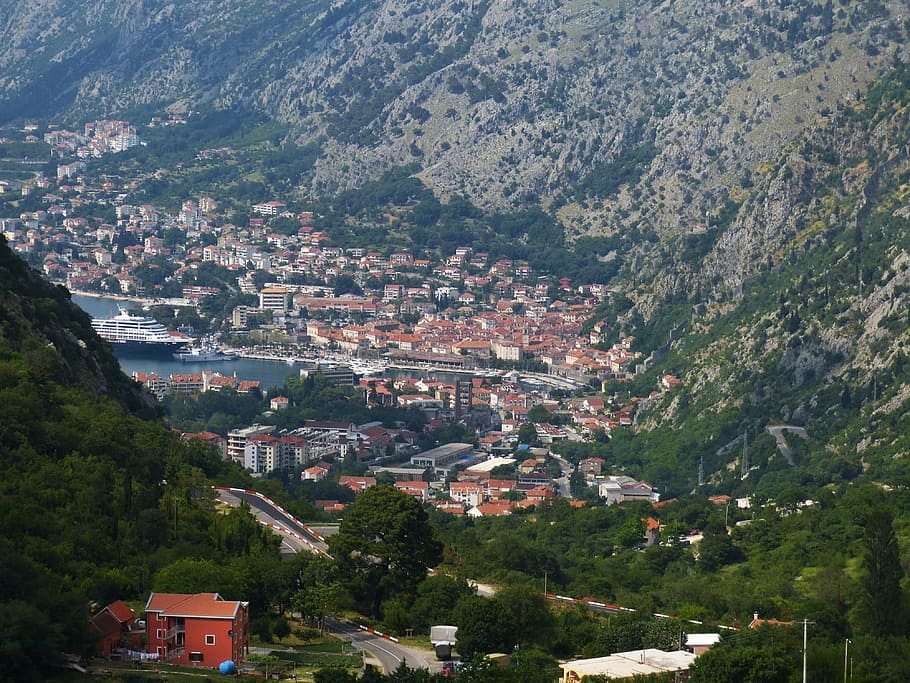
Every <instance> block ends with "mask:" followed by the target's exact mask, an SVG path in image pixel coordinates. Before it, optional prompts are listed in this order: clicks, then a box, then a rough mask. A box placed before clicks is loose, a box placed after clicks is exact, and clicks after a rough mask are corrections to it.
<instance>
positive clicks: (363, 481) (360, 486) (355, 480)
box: [338, 474, 376, 493]
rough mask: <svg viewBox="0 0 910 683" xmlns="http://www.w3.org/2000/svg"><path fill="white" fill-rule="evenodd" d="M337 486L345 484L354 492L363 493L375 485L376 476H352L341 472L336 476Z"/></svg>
mask: <svg viewBox="0 0 910 683" xmlns="http://www.w3.org/2000/svg"><path fill="white" fill-rule="evenodd" d="M338 485H339V486H347V487H348V488H349V489H351V490H352V491H354V492H355V493H363V492H364V491H366V490H367V489H368V488H370V487H371V486H376V477H354V476H351V475H347V474H343V475H341V476H340V477H339V478H338Z"/></svg>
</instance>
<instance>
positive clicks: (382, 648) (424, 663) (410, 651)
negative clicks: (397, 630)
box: [325, 619, 442, 673]
mask: <svg viewBox="0 0 910 683" xmlns="http://www.w3.org/2000/svg"><path fill="white" fill-rule="evenodd" d="M325 622H326V628H327V629H328V630H329V631H331V632H332V633H334V634H335V635H337V636H339V637H341V638H344V639H345V640H347V641H348V642H350V643H351V644H352V645H354V647H356V648H357V649H359V650H365V651H366V652H368V653H369V654H370V655H371V657H372V658H373V659H375V660H376V661H377V662H378V664H379V665H380V666H381V667H382V670H383V671H385V672H386V673H391V672H392V671H394V670H395V669H396V668H397V667H398V665H399V664H400V663H401V662H402V661H404V662H405V663H406V664H407V665H408V666H409V667H411V668H412V669H429V670H430V671H431V672H437V671H441V670H442V662H440V661H437V660H436V657H435V656H434V655H433V653H432V652H427V651H425V650H417V649H414V648H410V647H405V646H404V645H401V644H399V643H394V642H392V641H391V640H389V639H387V638H383V637H382V636H380V635H376V634H373V633H369V632H368V631H363V630H361V629H360V628H359V627H357V626H356V625H355V624H351V623H348V622H343V621H336V620H335V619H326V620H325ZM367 663H368V664H369V663H370V662H369V660H367Z"/></svg>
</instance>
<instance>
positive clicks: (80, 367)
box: [0, 238, 281, 680]
mask: <svg viewBox="0 0 910 683" xmlns="http://www.w3.org/2000/svg"><path fill="white" fill-rule="evenodd" d="M0 406H2V414H0V464H2V469H3V479H2V482H0V527H2V529H3V534H2V538H0V576H2V580H0V609H2V611H3V614H4V620H3V621H4V624H3V628H2V631H3V634H4V635H3V639H2V641H3V642H2V644H0V658H2V661H3V670H4V672H3V676H4V678H7V679H8V680H48V677H49V676H50V674H49V671H52V667H54V666H55V665H56V664H58V663H59V662H60V658H61V657H62V655H63V654H64V653H66V654H69V655H74V656H77V657H79V656H81V655H83V654H84V653H87V652H89V651H90V649H91V633H90V631H88V630H87V629H86V625H87V621H88V619H89V617H90V616H91V614H92V611H93V610H94V609H97V608H98V606H99V605H100V606H103V605H105V604H107V603H109V602H111V601H113V600H116V599H126V600H130V601H142V600H144V599H145V598H146V597H147V595H148V591H149V590H150V589H151V588H152V586H156V587H157V589H158V590H168V589H171V590H187V589H190V590H194V589H195V590H207V589H211V588H210V587H211V586H212V585H213V580H212V579H211V576H209V577H208V578H205V577H202V578H200V576H201V570H200V569H197V571H195V572H192V571H190V569H188V567H191V566H192V565H187V564H186V562H187V559H188V558H191V559H192V560H193V561H202V560H203V559H204V558H206V559H207V561H208V563H209V564H208V565H206V566H208V567H209V574H210V575H211V574H212V572H213V571H217V577H218V578H217V584H215V585H217V586H218V587H219V588H220V589H222V590H224V592H225V594H226V595H227V596H229V597H233V598H240V597H244V599H252V600H253V605H254V610H257V611H258V613H259V614H261V613H263V612H264V611H266V610H268V608H269V606H270V603H269V602H267V601H269V600H271V599H273V596H272V595H271V594H270V593H269V592H265V591H263V590H262V589H257V588H256V584H257V582H259V581H260V578H259V574H258V573H256V572H253V571H252V570H253V567H254V566H255V567H256V568H257V572H258V571H259V568H261V567H266V566H269V563H270V562H274V563H275V565H276V566H277V565H280V564H281V560H280V559H279V558H278V554H277V544H276V543H275V541H274V540H273V539H272V538H271V537H270V536H269V535H268V534H267V532H264V531H262V530H261V529H260V527H259V525H258V524H257V523H256V522H255V520H253V518H252V517H251V516H250V515H248V514H247V513H246V512H245V511H237V512H236V513H233V514H230V515H216V514H215V511H214V506H213V503H212V495H211V488H210V484H211V481H210V479H209V478H210V477H222V478H225V477H230V476H232V475H230V474H229V473H228V472H227V471H226V470H225V469H224V468H225V465H224V463H223V462H222V461H221V458H220V456H219V454H218V453H217V452H215V451H213V450H210V449H209V447H208V446H206V445H203V444H202V443H201V442H194V443H191V444H189V445H188V444H185V443H183V442H181V441H180V439H179V437H178V436H177V435H175V434H173V433H171V432H169V431H168V430H167V429H166V428H165V427H164V425H163V424H162V423H161V422H159V421H157V420H149V419H147V417H146V418H143V417H141V416H140V414H142V413H145V414H147V415H150V416H152V417H154V416H155V410H154V409H153V407H152V404H151V403H150V402H149V399H148V397H147V396H146V395H143V394H142V393H141V392H140V391H139V387H138V385H135V384H134V383H133V382H132V381H131V380H129V379H128V378H127V377H126V376H125V375H123V374H122V373H121V372H120V370H119V367H118V365H117V362H116V360H115V359H114V357H113V356H112V355H111V353H110V351H109V349H108V348H107V345H106V344H105V343H103V342H102V341H101V340H100V339H99V338H98V337H97V336H96V335H95V334H94V332H93V331H92V330H91V326H90V324H89V320H88V317H87V316H86V315H85V313H83V312H82V311H80V310H79V309H77V308H76V307H75V306H74V305H73V304H71V303H70V302H69V294H68V293H67V292H66V291H65V290H63V289H61V288H59V287H52V286H51V285H48V284H47V283H45V282H44V281H42V280H41V279H40V278H39V277H38V276H37V275H36V274H35V273H34V272H32V271H30V270H29V269H28V267H27V266H26V265H25V263H24V262H22V261H21V260H20V259H19V258H18V257H17V256H15V255H14V254H12V253H11V252H10V250H9V249H8V248H7V246H6V242H5V240H2V238H0ZM233 476H236V475H233ZM238 481H239V482H240V483H242V482H243V479H240V480H238ZM175 563H176V564H175ZM181 563H183V564H181ZM215 567H218V569H217V570H215V569H214V568H215ZM204 568H205V566H203V567H202V569H204ZM174 577H177V580H175V579H174ZM187 582H191V583H187ZM192 582H195V584H193V583H192ZM137 606H139V607H141V604H140V605H137Z"/></svg>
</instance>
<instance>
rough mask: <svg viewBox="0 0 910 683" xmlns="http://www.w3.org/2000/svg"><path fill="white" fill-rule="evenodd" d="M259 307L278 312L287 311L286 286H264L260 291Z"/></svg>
mask: <svg viewBox="0 0 910 683" xmlns="http://www.w3.org/2000/svg"><path fill="white" fill-rule="evenodd" d="M259 308H261V309H262V310H269V311H276V312H278V313H287V311H288V290H286V289H285V288H284V287H266V288H264V289H263V290H262V291H260V292H259Z"/></svg>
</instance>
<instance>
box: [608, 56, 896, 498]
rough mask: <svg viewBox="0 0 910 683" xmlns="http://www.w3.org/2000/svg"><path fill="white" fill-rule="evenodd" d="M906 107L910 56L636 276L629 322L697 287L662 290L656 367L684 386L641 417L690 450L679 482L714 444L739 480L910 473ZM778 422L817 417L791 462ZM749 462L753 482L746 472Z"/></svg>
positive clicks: (655, 436)
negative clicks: (725, 220)
mask: <svg viewBox="0 0 910 683" xmlns="http://www.w3.org/2000/svg"><path fill="white" fill-rule="evenodd" d="M908 105H910V68H908V66H907V65H902V66H900V67H898V68H896V69H895V70H894V71H892V72H891V73H889V74H888V76H886V77H885V78H884V79H882V80H881V81H880V82H879V83H877V84H876V86H875V87H874V88H872V89H871V90H870V92H869V93H868V94H867V95H866V96H865V97H864V98H863V99H862V100H861V101H858V102H857V103H856V104H855V106H850V107H842V108H839V109H838V110H836V111H832V112H831V113H830V114H828V115H827V116H826V117H825V118H824V119H823V123H822V124H820V125H817V126H815V127H813V129H812V130H811V131H809V132H807V133H806V134H805V135H803V136H801V137H800V138H799V139H798V140H795V141H794V143H793V144H792V145H791V146H790V147H789V148H788V150H787V153H786V154H784V155H782V156H781V159H780V161H779V162H778V163H777V165H776V166H775V167H774V168H773V169H770V170H769V171H768V173H767V174H766V175H765V176H764V178H763V179H762V180H761V181H760V182H759V183H757V184H756V186H755V187H754V188H753V190H752V191H751V192H750V194H749V195H748V196H747V197H746V198H745V199H744V201H743V202H742V205H741V207H740V208H739V210H738V213H737V216H736V218H735V219H733V221H732V222H731V225H730V226H729V227H728V228H727V229H726V230H725V231H720V230H717V229H709V230H708V231H706V232H705V234H703V235H697V236H690V237H688V238H685V239H684V240H681V241H680V242H678V243H677V246H678V247H679V248H680V250H681V251H682V252H685V251H686V250H687V249H689V250H691V252H690V255H689V258H690V259H691V260H690V261H689V263H688V265H685V264H686V258H684V257H681V258H679V259H678V261H677V262H678V263H680V264H683V265H684V266H685V267H683V268H680V269H678V270H675V271H673V272H672V274H669V273H668V274H667V275H664V276H661V275H657V276H655V277H652V278H651V279H648V278H647V277H643V278H642V279H641V280H640V281H639V283H640V284H639V285H638V286H637V287H634V286H633V287H632V289H631V290H630V293H631V294H632V296H635V292H638V293H639V294H640V297H639V299H638V302H637V303H638V307H636V306H635V305H633V306H631V307H630V308H629V311H628V312H626V313H625V314H624V315H622V316H620V320H624V321H625V322H620V323H619V325H618V329H621V328H622V326H623V325H633V324H634V318H636V316H639V320H640V316H641V315H642V313H641V311H640V310H636V309H637V308H640V307H642V306H644V307H647V306H648V305H652V304H654V302H655V301H657V300H658V298H659V297H655V291H656V290H660V287H659V286H658V287H656V288H655V283H658V285H659V283H661V282H665V283H669V281H670V280H675V281H676V282H677V283H678V282H680V281H685V282H687V283H688V284H689V285H691V286H693V287H694V289H693V290H692V291H691V292H690V294H689V295H688V296H681V295H679V294H677V295H674V296H668V297H664V298H663V299H661V300H660V303H659V304H658V305H656V306H654V307H653V309H652V310H653V317H652V319H651V323H650V324H651V325H654V324H658V323H659V321H660V320H661V319H662V318H664V317H667V316H670V317H673V316H675V317H673V321H674V323H678V326H677V327H676V328H675V334H674V339H673V341H672V342H671V343H669V344H668V345H667V346H665V347H664V348H663V349H661V350H660V352H659V353H658V354H656V355H657V366H658V368H660V370H659V371H660V372H664V371H670V372H678V373H679V375H680V376H681V378H682V379H683V384H682V386H683V387H684V389H683V390H682V391H679V392H674V393H672V394H668V395H666V396H664V397H662V398H661V399H659V400H657V401H655V402H653V403H652V404H650V405H649V406H647V407H646V408H645V409H644V410H642V411H641V412H640V414H639V416H638V420H639V427H640V429H641V431H642V432H643V433H645V432H647V433H649V434H650V435H651V436H650V437H649V438H651V439H652V440H654V441H653V442H652V447H657V450H661V449H660V448H659V446H658V444H660V443H664V445H668V444H673V445H670V446H669V447H668V448H665V449H663V452H664V453H665V454H666V453H668V452H669V453H671V454H672V453H673V452H674V451H677V453H676V455H678V458H679V459H678V460H675V459H674V458H673V456H672V455H671V457H670V461H671V462H675V463H676V466H677V467H679V466H680V463H684V464H682V465H681V468H682V470H684V471H686V472H687V475H686V477H687V478H686V480H685V482H683V481H680V480H677V486H680V487H683V486H694V485H695V473H696V471H697V468H698V466H699V459H702V458H703V460H702V461H701V462H702V464H703V466H704V467H705V469H706V475H707V480H708V482H709V483H710V482H713V483H714V484H715V485H718V486H720V487H722V488H723V487H727V488H728V490H729V487H730V486H733V487H736V486H739V487H740V490H743V491H745V490H752V487H754V486H755V483H756V481H761V482H762V483H761V484H759V487H760V488H761V487H764V488H765V489H766V490H773V489H775V488H776V489H777V490H781V486H782V482H787V483H790V484H792V485H794V486H798V487H805V488H804V489H803V490H804V491H810V490H812V486H813V485H814V486H823V485H825V484H827V483H829V482H832V481H834V482H837V481H840V480H843V479H850V478H852V477H854V476H856V475H857V474H858V473H860V472H865V473H867V475H869V476H871V477H873V478H876V479H881V480H884V481H886V482H889V483H891V484H892V485H894V484H897V485H901V486H903V485H906V482H907V481H908V475H910V470H908V469H907V461H906V459H905V458H904V454H905V453H906V449H907V434H910V429H908V423H907V418H906V415H907V407H908V402H910V366H908V359H907V348H908V345H910V318H908V316H907V310H908V307H910V252H908V245H910V242H908V237H907V236H908V233H910V200H908V182H910V137H908V135H910V133H908V131H910V125H908V123H910V121H908ZM712 232H713V233H716V234H714V235H712V234H711V233H712ZM686 240H688V242H689V243H686ZM700 240H703V242H699V241H700ZM699 247H701V248H703V250H702V251H699ZM655 251H659V250H655ZM665 256H666V255H665ZM667 262H669V261H667ZM655 263H656V259H655ZM749 263H753V264H758V265H757V266H756V267H755V270H754V273H753V274H750V275H748V277H737V274H738V275H740V276H741V275H742V273H743V272H744V271H745V270H747V268H748V266H747V265H746V264H749ZM731 264H732V265H731ZM656 268H657V267H656V266H655V270H656ZM668 270H669V269H668ZM696 271H697V273H696ZM625 276H626V277H628V278H631V277H632V274H631V273H629V272H627V273H626V274H625ZM645 282H646V283H647V284H645ZM675 286H676V285H675V284H667V286H666V287H665V288H664V291H668V290H670V289H672V288H673V287H675ZM702 286H704V289H700V287H702ZM721 292H723V294H721ZM646 302H647V303H646ZM647 327H648V325H640V326H639V329H642V328H647ZM664 352H665V353H666V355H664ZM651 381H653V377H652V379H651ZM780 424H790V425H795V426H799V427H805V428H806V429H807V432H801V436H799V437H796V436H792V435H791V437H790V441H791V444H793V450H794V451H797V452H798V454H797V455H796V456H795V457H794V456H793V454H792V453H790V454H789V460H788V461H785V459H783V458H781V457H780V456H781V454H782V453H783V452H784V451H783V450H782V449H780V448H779V447H778V446H777V445H776V444H775V440H774V439H772V437H771V435H770V433H769V431H768V427H769V426H773V425H780ZM674 435H676V436H674ZM746 435H751V436H749V437H747V436H746ZM747 438H751V440H752V451H751V453H752V455H751V461H748V457H749V456H748V455H746V452H747V451H746V450H745V448H744V446H745V441H746V439H747ZM744 458H745V459H746V460H747V463H746V465H745V469H743V459H744ZM750 468H754V469H755V470H757V471H755V472H752V476H751V479H750V481H749V483H748V484H745V483H744V484H736V483H734V482H736V481H738V480H739V479H740V478H741V477H743V476H744V475H745V476H748V475H749V473H750ZM766 475H770V476H768V478H767V479H765V478H764V477H765V476H766Z"/></svg>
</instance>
